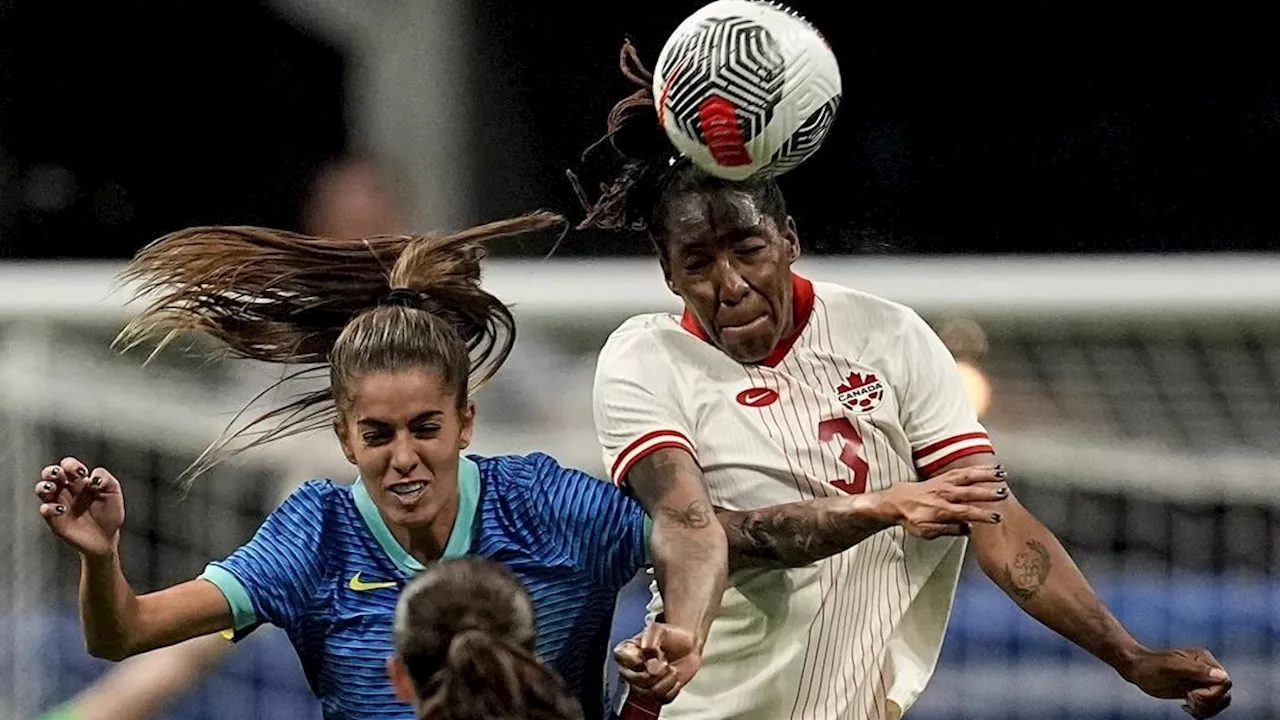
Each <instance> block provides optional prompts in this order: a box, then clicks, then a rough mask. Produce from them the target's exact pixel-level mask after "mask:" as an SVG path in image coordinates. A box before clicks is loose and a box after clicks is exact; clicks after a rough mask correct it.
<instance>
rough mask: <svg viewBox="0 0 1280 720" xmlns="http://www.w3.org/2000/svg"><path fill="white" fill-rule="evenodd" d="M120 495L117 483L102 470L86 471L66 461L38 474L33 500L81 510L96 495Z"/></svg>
mask: <svg viewBox="0 0 1280 720" xmlns="http://www.w3.org/2000/svg"><path fill="white" fill-rule="evenodd" d="M113 492H120V482H119V481H118V480H116V478H115V476H114V475H112V474H111V473H110V471H108V470H107V469H106V468H101V467H100V468H94V469H93V470H92V471H90V470H89V469H88V468H87V467H85V465H84V463H82V462H80V461H79V460H77V459H75V458H72V457H68V458H63V460H62V462H60V463H59V464H57V465H49V466H48V467H46V468H45V469H44V470H42V471H41V472H40V482H38V483H36V486H35V493H36V497H38V498H40V501H41V502H45V503H61V504H63V505H67V506H75V509H76V510H80V509H83V508H82V507H81V506H83V505H87V504H88V503H91V502H92V501H93V500H94V498H96V497H97V496H98V495H101V494H105V493H113Z"/></svg>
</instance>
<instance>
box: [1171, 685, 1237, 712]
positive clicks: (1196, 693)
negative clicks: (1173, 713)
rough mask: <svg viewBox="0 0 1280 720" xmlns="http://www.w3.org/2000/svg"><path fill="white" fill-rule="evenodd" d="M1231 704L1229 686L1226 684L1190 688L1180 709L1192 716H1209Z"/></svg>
mask: <svg viewBox="0 0 1280 720" xmlns="http://www.w3.org/2000/svg"><path fill="white" fill-rule="evenodd" d="M1230 706H1231V688H1230V687H1229V686H1228V685H1227V684H1225V683H1224V684H1222V685H1215V686H1214V687H1212V688H1202V689H1200V690H1192V691H1191V692H1189V693H1187V701H1186V703H1184V704H1183V705H1182V709H1183V710H1185V711H1186V712H1187V714H1188V715H1190V716H1191V717H1194V718H1210V717H1213V716H1214V715H1217V714H1218V713H1220V712H1222V711H1223V710H1226V709H1227V708H1228V707H1230Z"/></svg>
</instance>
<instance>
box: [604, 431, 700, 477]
mask: <svg viewBox="0 0 1280 720" xmlns="http://www.w3.org/2000/svg"><path fill="white" fill-rule="evenodd" d="M662 448H679V449H681V450H684V451H685V452H688V453H689V454H690V455H692V456H693V457H694V459H697V457H698V454H697V453H696V452H694V449H693V443H691V442H689V438H687V437H685V436H684V433H681V432H677V431H675V430H654V431H653V432H650V433H645V434H644V435H641V436H640V437H638V438H636V439H635V440H633V441H632V442H631V444H629V445H627V447H626V448H624V449H623V450H622V452H620V453H618V458H617V459H616V460H614V461H613V467H612V468H610V470H609V477H610V478H612V479H613V484H614V485H617V486H618V487H622V485H623V483H624V481H625V480H626V477H627V472H628V471H629V470H631V467H632V466H633V465H635V464H636V463H638V462H640V460H641V459H643V458H644V456H646V455H648V454H649V453H651V452H653V451H654V450H661V449H662Z"/></svg>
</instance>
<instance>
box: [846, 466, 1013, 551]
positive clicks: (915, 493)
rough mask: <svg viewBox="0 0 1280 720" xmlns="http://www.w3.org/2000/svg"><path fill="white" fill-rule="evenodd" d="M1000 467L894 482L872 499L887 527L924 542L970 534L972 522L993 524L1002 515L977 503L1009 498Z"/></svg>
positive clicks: (971, 468) (872, 496)
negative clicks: (948, 536) (909, 534)
mask: <svg viewBox="0 0 1280 720" xmlns="http://www.w3.org/2000/svg"><path fill="white" fill-rule="evenodd" d="M1004 479H1005V471H1004V469H1003V468H1000V467H962V468H957V469H955V470H948V471H947V472H944V473H941V474H940V475H935V476H934V477H931V478H929V479H928V480H923V481H921V482H914V483H894V484H893V485H891V486H890V487H889V488H887V489H885V490H881V491H879V492H876V493H870V494H869V497H870V498H871V499H873V500H874V501H875V503H876V506H877V509H878V510H879V511H880V512H881V513H882V514H883V520H884V522H885V523H886V524H893V525H901V526H903V527H904V528H906V529H907V532H909V533H911V534H912V535H915V536H916V537H919V538H924V539H925V540H932V539H934V538H938V537H943V536H947V535H968V534H969V533H970V531H971V530H972V524H973V523H985V524H994V523H998V522H1000V520H1001V517H1000V513H999V512H993V511H992V510H991V509H989V508H985V507H977V506H976V504H985V503H992V502H998V501H1000V500H1003V499H1005V498H1006V497H1008V496H1009V489H1008V488H1007V487H1006V486H1005V484H1004Z"/></svg>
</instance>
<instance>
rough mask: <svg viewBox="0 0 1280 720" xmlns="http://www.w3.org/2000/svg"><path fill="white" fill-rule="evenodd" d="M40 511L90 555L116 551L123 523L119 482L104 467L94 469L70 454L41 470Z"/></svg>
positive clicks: (55, 528) (62, 535) (63, 535)
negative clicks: (59, 461) (90, 468)
mask: <svg viewBox="0 0 1280 720" xmlns="http://www.w3.org/2000/svg"><path fill="white" fill-rule="evenodd" d="M35 489H36V497H38V498H40V503H41V504H40V515H41V516H42V517H44V519H45V521H46V522H48V523H49V527H50V528H51V529H52V530H53V533H54V534H55V535H57V536H58V537H60V538H62V539H63V540H65V541H66V542H67V544H68V545H70V546H71V547H73V548H75V549H76V550H77V551H79V552H80V553H81V554H82V555H85V556H88V557H104V556H108V555H110V554H111V553H113V552H115V550H116V547H117V544H118V542H119V539H120V527H121V526H122V525H124V495H123V494H122V493H121V492H120V483H119V482H118V481H117V480H116V479H115V477H113V476H112V475H111V473H109V472H107V471H106V470H105V469H104V468H97V469H95V470H93V471H92V472H91V471H90V470H89V468H88V467H86V466H85V464H84V463H82V462H80V461H79V460H77V459H75V458H73V457H68V458H63V460H62V462H61V463H59V464H57V465H50V466H49V467H46V468H45V469H44V471H43V472H41V473H40V482H38V483H36V488H35Z"/></svg>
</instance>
